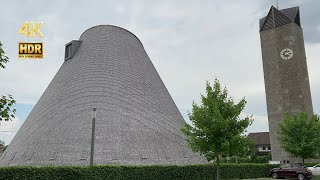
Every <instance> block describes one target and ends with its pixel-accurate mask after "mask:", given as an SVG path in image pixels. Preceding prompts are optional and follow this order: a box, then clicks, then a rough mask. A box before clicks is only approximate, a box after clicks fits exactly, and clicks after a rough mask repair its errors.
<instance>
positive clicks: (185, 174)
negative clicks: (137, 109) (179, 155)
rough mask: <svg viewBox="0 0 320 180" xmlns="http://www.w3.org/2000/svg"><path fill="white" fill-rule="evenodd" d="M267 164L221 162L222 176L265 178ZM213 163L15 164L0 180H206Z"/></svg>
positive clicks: (213, 170) (212, 174) (211, 173)
mask: <svg viewBox="0 0 320 180" xmlns="http://www.w3.org/2000/svg"><path fill="white" fill-rule="evenodd" d="M277 166H278V165H269V164H221V178H222V179H246V178H247V179H248V178H261V177H268V176H269V172H270V170H271V169H272V168H274V167H277ZM215 177H216V167H215V166H214V165H210V164H206V165H181V166H177V165H163V166H160V165H154V166H111V165H100V166H93V167H90V166H60V167H59V166H57V167H51V166H45V167H31V166H16V167H1V168H0V180H6V179H10V180H11V179H30V180H35V179H48V180H50V179H59V180H64V179H65V180H73V179H74V180H82V179H83V180H88V179H90V180H105V179H107V180H125V179H129V180H149V179H152V180H175V179H179V180H180V179H181V180H191V179H192V180H206V179H210V180H212V179H215Z"/></svg>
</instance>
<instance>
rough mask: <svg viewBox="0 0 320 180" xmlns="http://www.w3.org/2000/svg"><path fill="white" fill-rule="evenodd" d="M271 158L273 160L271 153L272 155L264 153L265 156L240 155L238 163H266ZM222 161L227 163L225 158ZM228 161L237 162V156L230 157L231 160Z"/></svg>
mask: <svg viewBox="0 0 320 180" xmlns="http://www.w3.org/2000/svg"><path fill="white" fill-rule="evenodd" d="M269 160H271V154H270V155H264V156H252V157H238V163H260V164H265V163H268V162H269ZM221 162H223V163H226V162H227V160H226V158H224V159H223V160H222V161H221ZM228 163H236V157H234V156H233V157H230V160H229V161H228Z"/></svg>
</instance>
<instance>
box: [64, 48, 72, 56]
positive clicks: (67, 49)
mask: <svg viewBox="0 0 320 180" xmlns="http://www.w3.org/2000/svg"><path fill="white" fill-rule="evenodd" d="M71 45H72V44H68V45H67V46H66V52H65V57H64V58H65V59H68V58H70V54H71Z"/></svg>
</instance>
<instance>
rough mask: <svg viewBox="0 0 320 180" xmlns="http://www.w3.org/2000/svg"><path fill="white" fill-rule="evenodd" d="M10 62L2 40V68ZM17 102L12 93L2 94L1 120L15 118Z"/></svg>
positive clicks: (0, 61)
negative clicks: (14, 106)
mask: <svg viewBox="0 0 320 180" xmlns="http://www.w3.org/2000/svg"><path fill="white" fill-rule="evenodd" d="M7 62H9V58H8V57H7V56H5V53H4V50H3V49H2V44H1V41H0V68H5V65H4V64H6V63H7ZM15 103H16V101H15V100H14V99H13V98H12V96H11V95H8V97H7V96H0V121H2V120H4V121H9V120H11V119H12V118H14V117H15V116H14V114H15V113H16V109H12V106H13V105H14V104H15Z"/></svg>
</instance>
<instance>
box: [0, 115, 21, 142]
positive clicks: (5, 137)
mask: <svg viewBox="0 0 320 180" xmlns="http://www.w3.org/2000/svg"><path fill="white" fill-rule="evenodd" d="M21 125H22V122H21V121H20V119H19V118H18V117H15V118H14V119H13V120H12V121H1V122H0V140H1V141H3V142H5V144H9V143H10V142H11V140H12V139H13V137H14V135H15V134H16V133H17V131H18V130H19V128H20V126H21Z"/></svg>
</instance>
